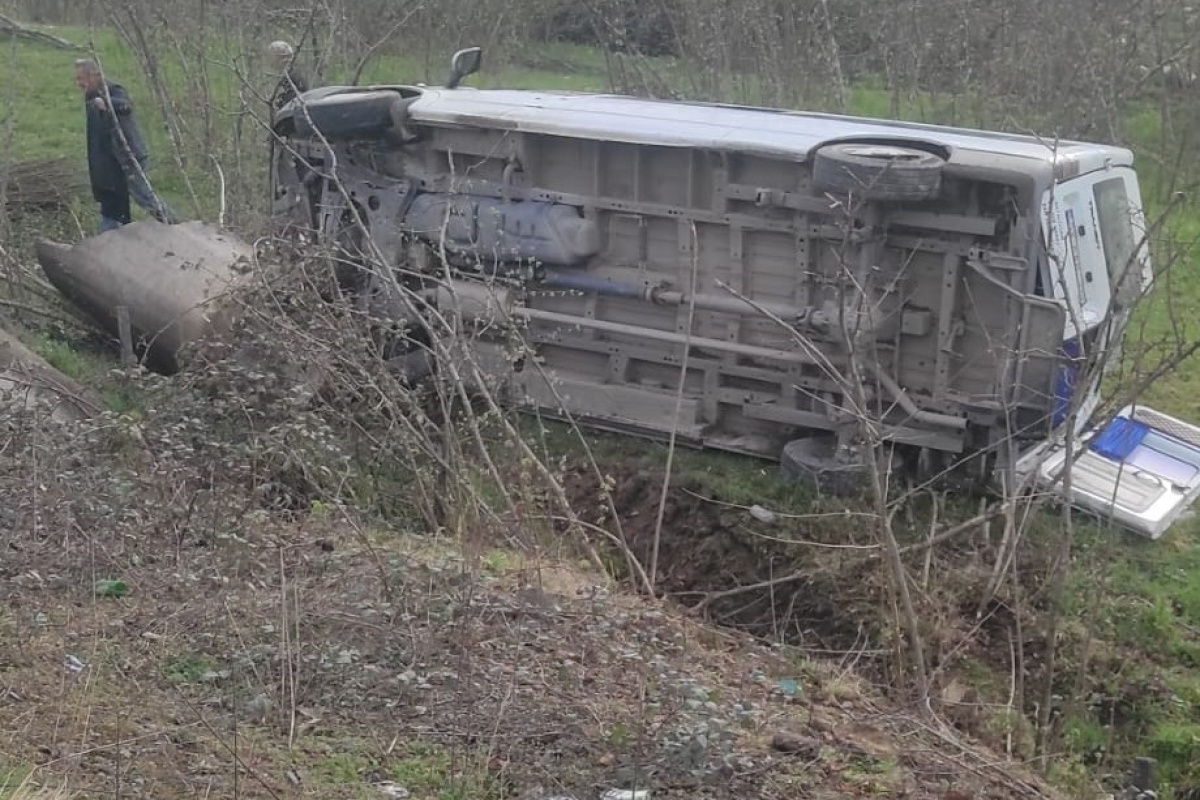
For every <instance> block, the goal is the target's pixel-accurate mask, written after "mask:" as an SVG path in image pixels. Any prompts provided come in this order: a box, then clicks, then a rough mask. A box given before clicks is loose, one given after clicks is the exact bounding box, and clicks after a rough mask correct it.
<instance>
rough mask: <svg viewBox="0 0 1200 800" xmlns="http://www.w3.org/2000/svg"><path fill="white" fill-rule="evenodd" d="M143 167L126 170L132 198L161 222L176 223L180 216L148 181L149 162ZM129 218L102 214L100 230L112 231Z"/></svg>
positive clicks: (128, 188) (127, 184) (142, 164)
mask: <svg viewBox="0 0 1200 800" xmlns="http://www.w3.org/2000/svg"><path fill="white" fill-rule="evenodd" d="M139 166H140V167H141V169H140V170H139V169H135V168H133V167H130V168H127V169H126V170H125V187H126V189H127V190H128V192H129V197H130V199H132V200H133V202H135V203H137V204H138V206H140V207H141V208H142V209H144V210H145V211H146V213H147V214H149V215H150V216H152V217H154V218H155V219H157V220H158V221H159V222H165V223H167V224H168V225H174V224H175V223H177V222H179V217H178V216H176V214H175V212H174V211H173V210H172V209H171V207H170V206H169V205H167V201H166V200H164V199H163V198H162V196H161V195H158V194H157V193H156V192H155V191H154V190H153V189H152V188H151V187H150V184H149V183H148V182H147V181H146V178H145V173H146V170H147V169H148V164H147V162H142V163H141V164H140V165H139ZM127 221H128V220H121V219H118V218H116V217H110V216H106V215H105V214H104V213H101V214H100V231H101V232H104V231H111V230H114V229H115V228H119V227H121V226H122V225H124V224H125V223H126V222H127Z"/></svg>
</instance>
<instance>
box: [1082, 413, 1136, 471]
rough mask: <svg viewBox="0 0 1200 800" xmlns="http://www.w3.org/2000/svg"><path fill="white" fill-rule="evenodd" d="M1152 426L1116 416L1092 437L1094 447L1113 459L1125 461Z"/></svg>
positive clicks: (1101, 453) (1098, 451)
mask: <svg viewBox="0 0 1200 800" xmlns="http://www.w3.org/2000/svg"><path fill="white" fill-rule="evenodd" d="M1149 432H1150V426H1149V425H1147V424H1145V423H1144V422H1134V421H1133V420H1131V419H1127V418H1126V417H1116V418H1114V419H1113V420H1112V421H1111V422H1109V423H1108V424H1107V425H1105V426H1104V430H1102V431H1100V433H1098V434H1097V435H1096V437H1095V438H1094V439H1092V449H1093V450H1095V451H1096V452H1097V453H1099V454H1100V455H1102V456H1104V457H1105V458H1111V459H1112V460H1113V461H1124V460H1125V459H1126V458H1127V457H1128V456H1129V454H1130V453H1132V452H1133V451H1134V449H1135V448H1136V447H1137V446H1138V445H1139V444H1141V443H1142V440H1143V439H1145V438H1146V434H1148V433H1149Z"/></svg>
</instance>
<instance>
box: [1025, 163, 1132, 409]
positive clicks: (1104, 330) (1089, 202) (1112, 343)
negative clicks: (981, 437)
mask: <svg viewBox="0 0 1200 800" xmlns="http://www.w3.org/2000/svg"><path fill="white" fill-rule="evenodd" d="M1042 215H1043V216H1042V219H1043V223H1044V225H1045V232H1046V236H1045V238H1046V245H1047V252H1048V254H1049V259H1048V264H1047V265H1046V266H1045V267H1044V270H1045V274H1043V275H1042V283H1043V285H1045V286H1049V287H1050V290H1049V291H1047V292H1046V294H1048V295H1050V296H1052V297H1055V298H1056V299H1059V300H1061V301H1063V302H1064V304H1065V305H1066V307H1067V318H1066V326H1065V328H1066V329H1065V330H1064V332H1063V333H1064V336H1063V350H1064V354H1065V355H1066V356H1067V357H1068V358H1079V357H1081V356H1083V355H1085V354H1086V355H1094V352H1095V351H1096V350H1097V349H1100V350H1103V351H1104V354H1105V357H1106V358H1107V359H1108V360H1109V362H1110V363H1111V362H1113V361H1115V359H1116V356H1117V354H1118V351H1119V348H1120V343H1121V338H1122V336H1123V334H1124V329H1125V324H1126V322H1127V317H1128V311H1129V308H1130V307H1131V306H1132V305H1133V303H1134V302H1136V300H1137V298H1138V297H1139V296H1141V293H1142V291H1143V290H1144V289H1147V288H1149V285H1150V280H1151V271H1150V261H1149V257H1148V248H1147V245H1146V227H1145V219H1144V216H1143V212H1142V206H1141V194H1140V191H1139V187H1138V181H1137V174H1136V173H1135V172H1134V171H1133V169H1132V168H1131V167H1125V166H1114V167H1107V168H1105V169H1100V170H1095V171H1093V172H1088V173H1084V174H1083V175H1079V176H1077V177H1074V178H1071V179H1069V180H1066V181H1063V182H1062V183H1058V184H1056V185H1055V186H1054V188H1053V190H1051V191H1049V192H1047V193H1046V196H1045V199H1044V201H1043V208H1042ZM1077 328H1078V330H1077ZM1077 372H1078V370H1077V368H1076V366H1075V365H1074V364H1070V363H1066V364H1064V365H1063V366H1062V367H1061V368H1060V371H1059V375H1058V378H1057V381H1056V386H1055V400H1056V405H1055V409H1054V414H1053V425H1054V426H1055V427H1057V426H1058V425H1060V424H1061V423H1062V422H1063V420H1064V419H1066V416H1067V413H1068V411H1069V408H1070V404H1071V402H1072V399H1073V398H1074V396H1075V395H1076V393H1077V392H1078V391H1081V390H1082V391H1083V392H1085V393H1086V396H1085V397H1084V398H1083V402H1082V403H1081V405H1082V407H1084V408H1087V407H1089V406H1090V407H1094V406H1095V405H1096V404H1097V402H1098V400H1099V386H1100V378H1101V375H1099V374H1097V375H1095V376H1093V377H1094V379H1093V380H1092V381H1091V382H1090V384H1089V385H1088V386H1085V387H1079V386H1077V385H1076V384H1077V379H1078V375H1077ZM1077 421H1078V423H1079V425H1078V426H1077V430H1079V429H1080V428H1081V426H1082V424H1083V423H1084V422H1086V415H1081V416H1080V418H1078V420H1077Z"/></svg>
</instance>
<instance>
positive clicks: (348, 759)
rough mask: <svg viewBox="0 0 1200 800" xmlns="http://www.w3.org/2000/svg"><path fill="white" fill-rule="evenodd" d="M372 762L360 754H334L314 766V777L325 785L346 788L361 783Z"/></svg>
mask: <svg viewBox="0 0 1200 800" xmlns="http://www.w3.org/2000/svg"><path fill="white" fill-rule="evenodd" d="M370 768H371V762H370V761H369V760H367V758H366V757H365V756H362V755H359V754H358V753H345V752H343V753H333V754H331V755H328V756H326V757H325V758H323V759H321V760H320V761H318V762H317V763H316V764H314V765H313V768H312V772H313V776H314V777H316V778H317V779H319V780H320V781H321V782H323V783H329V784H336V785H340V786H345V785H349V784H355V783H361V782H362V779H363V774H364V773H366V772H367V771H368V770H369V769H370Z"/></svg>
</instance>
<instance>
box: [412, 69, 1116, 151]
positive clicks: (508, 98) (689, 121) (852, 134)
mask: <svg viewBox="0 0 1200 800" xmlns="http://www.w3.org/2000/svg"><path fill="white" fill-rule="evenodd" d="M421 92H422V96H421V97H420V98H419V99H418V100H416V101H415V102H414V103H413V104H412V105H411V106H410V108H409V113H410V114H411V118H412V119H413V121H415V122H420V123H425V124H434V125H450V126H455V125H482V126H485V127H496V128H505V129H511V130H519V131H524V132H527V133H539V134H548V135H554V136H568V137H573V138H582V139H599V140H605V141H614V142H626V143H630V144H647V145H662V146H666V147H701V148H706V149H713V150H726V151H741V152H754V153H760V154H763V155H769V156H773V157H779V158H786V159H788V160H794V161H803V160H805V159H807V158H808V157H809V155H810V154H811V152H812V150H813V149H814V148H816V147H817V146H819V145H822V144H825V143H828V142H830V141H836V140H839V139H848V138H856V137H887V138H893V139H906V138H907V139H920V140H922V141H927V142H931V143H935V144H938V145H942V146H945V147H947V148H950V149H951V150H954V149H961V150H972V151H976V152H978V153H990V154H996V155H1005V156H1015V157H1020V158H1029V159H1034V160H1037V161H1040V162H1043V163H1046V164H1050V165H1053V164H1054V163H1055V162H1056V161H1058V162H1062V161H1072V160H1075V161H1079V162H1081V163H1080V166H1081V167H1083V170H1084V171H1088V170H1091V169H1096V168H1100V167H1102V166H1103V165H1104V163H1105V162H1108V163H1110V164H1112V165H1114V166H1121V165H1131V164H1132V163H1133V154H1132V153H1131V152H1130V151H1129V150H1127V149H1125V148H1121V147H1114V146H1110V145H1102V144H1089V143H1086V142H1076V141H1061V140H1060V141H1058V142H1055V141H1054V140H1053V139H1039V138H1037V137H1034V136H1022V135H1018V134H1008V133H994V132H989V131H979V130H971V129H967V128H951V127H944V126H940V125H926V124H921V123H915V122H892V121H888V120H880V119H869V118H864V117H850V116H838V115H833V114H817V113H810V112H800V111H788V110H781V109H770V108H754V107H747V106H734V105H722V104H713V103H694V102H679V101H673V100H648V99H643V98H636V97H626V96H622V95H611V94H584V93H577V92H558V91H532V90H514V89H472V88H458V89H445V88H439V87H428V88H422V89H421ZM1056 149H1057V152H1056ZM1056 155H1057V158H1056V157H1055V156H1056ZM951 160H953V159H951Z"/></svg>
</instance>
